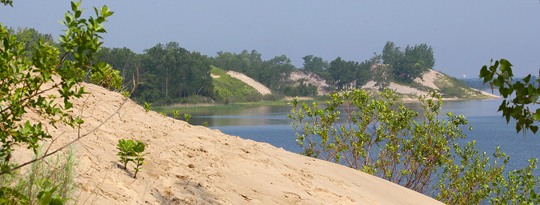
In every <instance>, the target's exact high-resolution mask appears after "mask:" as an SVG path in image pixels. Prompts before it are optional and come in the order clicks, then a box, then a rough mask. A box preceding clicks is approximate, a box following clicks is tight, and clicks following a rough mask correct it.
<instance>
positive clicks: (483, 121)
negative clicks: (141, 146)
mask: <svg viewBox="0 0 540 205" xmlns="http://www.w3.org/2000/svg"><path fill="white" fill-rule="evenodd" d="M501 102H502V99H486V100H469V101H447V102H444V104H443V109H442V112H441V113H446V112H452V113H453V114H454V115H464V116H466V117H467V119H468V120H469V125H472V128H473V130H472V131H469V130H468V129H466V130H464V134H466V135H467V138H466V139H463V140H460V141H458V143H459V144H463V145H464V144H465V143H467V142H469V141H472V140H476V148H478V149H480V151H483V152H487V153H488V155H489V156H491V154H492V153H493V152H494V150H495V147H497V146H500V147H501V151H502V152H506V153H507V154H508V155H509V156H510V163H509V166H508V168H509V169H516V168H520V167H524V166H526V165H527V164H528V162H527V160H528V159H530V158H540V148H539V146H538V145H540V136H537V135H533V134H532V133H527V135H526V136H524V135H523V134H522V133H520V134H516V131H515V128H514V124H513V122H510V124H508V125H507V124H506V121H505V120H504V119H503V118H502V117H501V113H498V112H496V111H497V109H498V107H499V105H500V104H501ZM405 106H407V107H410V108H413V109H419V108H421V107H419V104H414V103H409V104H405ZM290 110H291V108H290V106H288V105H282V106H244V107H231V108H224V109H214V110H200V111H190V112H191V113H190V114H191V115H192V118H191V120H190V122H191V123H193V124H198V125H202V124H203V122H208V126H209V127H210V128H212V129H218V130H221V131H222V132H223V133H226V134H229V135H233V136H239V137H242V138H244V139H252V140H254V141H258V142H266V143H269V144H272V145H274V146H276V147H282V148H283V149H285V150H288V151H291V152H295V153H300V152H302V149H301V148H300V147H299V146H298V145H296V141H295V140H296V136H295V133H296V131H294V130H293V129H292V127H291V126H290V122H291V121H290V120H289V119H288V118H287V114H288V113H290ZM441 116H446V115H445V114H442V115H441ZM539 174H540V172H539V170H538V169H537V170H536V171H535V175H536V176H540V175H539Z"/></svg>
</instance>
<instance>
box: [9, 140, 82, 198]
mask: <svg viewBox="0 0 540 205" xmlns="http://www.w3.org/2000/svg"><path fill="white" fill-rule="evenodd" d="M42 155H43V152H42V146H40V147H39V149H38V154H37V155H36V156H35V158H38V157H40V156H42ZM75 165H76V161H75V153H74V150H73V146H70V147H69V150H68V151H67V152H66V153H64V154H56V157H55V158H53V159H51V158H48V159H46V160H40V161H36V162H34V163H32V164H31V166H30V167H29V168H28V169H27V170H26V172H24V173H23V174H21V173H20V172H19V171H17V172H13V173H10V174H6V175H2V176H0V187H2V188H0V204H54V203H56V204H62V203H64V202H66V201H68V200H70V199H71V197H72V194H73V191H74V189H75V186H74V182H73V179H74V171H73V167H74V166H75Z"/></svg>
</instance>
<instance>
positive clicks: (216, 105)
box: [152, 91, 501, 113]
mask: <svg viewBox="0 0 540 205" xmlns="http://www.w3.org/2000/svg"><path fill="white" fill-rule="evenodd" d="M481 92H483V94H484V95H483V96H484V97H476V98H442V99H443V101H466V100H483V99H494V98H501V96H497V95H494V94H491V93H488V92H485V91H481ZM291 100H293V97H290V96H287V97H285V98H283V99H281V100H278V101H258V102H240V103H230V104H223V103H190V104H181V103H176V104H171V105H164V106H155V107H153V108H152V110H154V111H159V112H166V113H167V112H172V111H173V110H184V109H189V110H192V109H223V108H232V107H242V106H247V105H287V104H289V103H290V101H291ZM298 101H299V102H306V103H311V102H317V103H324V102H325V100H316V99H315V98H313V97H298ZM396 102H402V103H411V102H418V99H417V98H416V97H401V98H399V99H398V100H397V101H396Z"/></svg>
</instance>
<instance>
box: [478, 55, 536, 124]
mask: <svg viewBox="0 0 540 205" xmlns="http://www.w3.org/2000/svg"><path fill="white" fill-rule="evenodd" d="M491 63H493V59H492V60H491ZM479 77H480V79H483V80H484V84H486V83H488V82H489V85H490V86H491V89H492V90H493V87H496V88H498V89H499V93H500V95H501V96H503V98H504V100H503V102H502V103H501V105H500V106H499V110H498V111H502V116H503V117H505V118H506V123H509V122H510V118H513V119H515V120H516V131H517V132H518V133H519V132H520V131H522V130H523V131H524V132H526V131H527V130H529V129H530V130H531V131H532V132H533V133H536V132H537V131H538V126H537V125H533V123H534V122H538V121H540V108H538V109H536V110H534V111H532V110H530V109H534V108H532V106H534V105H538V104H540V101H539V99H538V98H539V97H540V78H539V79H536V80H531V75H530V74H529V75H528V76H527V77H525V78H523V79H514V74H513V72H512V64H511V63H510V61H508V60H506V59H501V60H498V61H495V63H494V64H493V65H490V66H489V67H488V66H487V65H484V66H483V67H482V69H481V70H480V76H479ZM512 95H514V97H513V99H512Z"/></svg>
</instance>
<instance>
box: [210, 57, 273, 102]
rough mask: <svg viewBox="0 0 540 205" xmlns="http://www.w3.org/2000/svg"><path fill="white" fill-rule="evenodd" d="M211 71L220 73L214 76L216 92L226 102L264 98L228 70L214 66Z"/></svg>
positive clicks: (251, 100)
mask: <svg viewBox="0 0 540 205" xmlns="http://www.w3.org/2000/svg"><path fill="white" fill-rule="evenodd" d="M210 73H212V74H213V75H218V76H219V77H218V78H213V79H212V82H213V83H214V92H215V93H216V95H217V96H218V99H220V100H221V101H222V102H224V103H235V102H253V101H259V100H261V99H263V95H262V94H261V93H259V92H258V91H257V90H255V88H253V87H251V86H249V85H248V84H246V83H244V82H242V81H241V80H238V79H236V78H233V77H231V76H229V75H228V74H227V71H225V70H222V69H219V68H217V67H214V66H212V70H210Z"/></svg>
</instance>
